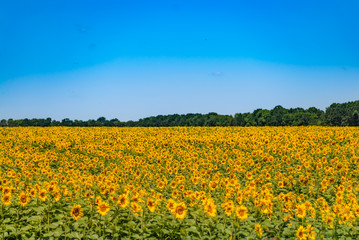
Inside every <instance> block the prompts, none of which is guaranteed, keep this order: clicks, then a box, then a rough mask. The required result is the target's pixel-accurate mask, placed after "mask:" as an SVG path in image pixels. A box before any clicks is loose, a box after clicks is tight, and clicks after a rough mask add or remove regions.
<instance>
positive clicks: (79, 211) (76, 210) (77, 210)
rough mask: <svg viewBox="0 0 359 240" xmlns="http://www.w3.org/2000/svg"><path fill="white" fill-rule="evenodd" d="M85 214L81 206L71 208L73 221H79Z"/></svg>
mask: <svg viewBox="0 0 359 240" xmlns="http://www.w3.org/2000/svg"><path fill="white" fill-rule="evenodd" d="M83 215H84V214H83V212H82V208H81V205H80V204H78V205H73V206H72V208H71V216H72V217H73V219H74V220H75V221H76V220H77V219H79V218H80V217H82V216H83Z"/></svg>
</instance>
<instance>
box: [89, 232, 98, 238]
mask: <svg viewBox="0 0 359 240" xmlns="http://www.w3.org/2000/svg"><path fill="white" fill-rule="evenodd" d="M86 237H87V238H89V239H98V238H99V236H98V235H97V234H96V233H94V234H91V235H87V236H86Z"/></svg>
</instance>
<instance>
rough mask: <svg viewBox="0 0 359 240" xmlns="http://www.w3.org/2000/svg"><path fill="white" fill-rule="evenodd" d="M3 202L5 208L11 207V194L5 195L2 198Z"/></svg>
mask: <svg viewBox="0 0 359 240" xmlns="http://www.w3.org/2000/svg"><path fill="white" fill-rule="evenodd" d="M1 202H2V204H4V205H5V206H10V205H11V195H10V194H7V195H3V196H2V198H1Z"/></svg>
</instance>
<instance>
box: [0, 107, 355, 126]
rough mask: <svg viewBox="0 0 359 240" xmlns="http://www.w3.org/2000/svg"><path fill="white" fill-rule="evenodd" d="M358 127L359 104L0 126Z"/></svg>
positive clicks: (38, 121)
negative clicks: (228, 113)
mask: <svg viewBox="0 0 359 240" xmlns="http://www.w3.org/2000/svg"><path fill="white" fill-rule="evenodd" d="M313 125H315V126H359V101H355V102H347V103H341V104H339V103H333V104H331V105H330V106H329V107H328V108H327V109H326V111H325V112H324V111H322V110H320V109H318V108H315V107H310V108H308V109H303V108H290V109H286V108H284V107H282V106H280V105H278V106H276V107H274V108H273V109H272V110H267V109H260V108H259V109H256V110H254V111H253V112H252V113H236V114H235V115H234V116H232V115H220V114H217V113H214V112H211V113H208V114H200V113H188V114H181V115H180V114H171V115H158V116H152V117H146V118H142V119H140V120H138V121H127V122H121V121H119V120H118V119H117V118H114V119H111V120H107V119H106V118H105V117H99V118H98V119H97V120H93V119H90V120H87V121H82V120H74V121H73V120H71V119H69V118H65V119H63V120H61V121H56V120H51V118H46V119H37V118H33V119H27V118H25V119H20V120H13V119H8V120H6V119H2V120H1V121H0V127H16V126H24V127H26V126H39V127H47V126H76V127H101V126H107V127H175V126H194V127H195V126H200V127H204V126H208V127H212V126H242V127H245V126H313Z"/></svg>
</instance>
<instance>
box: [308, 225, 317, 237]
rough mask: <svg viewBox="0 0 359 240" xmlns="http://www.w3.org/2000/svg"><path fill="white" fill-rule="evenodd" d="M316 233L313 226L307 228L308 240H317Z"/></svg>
mask: <svg viewBox="0 0 359 240" xmlns="http://www.w3.org/2000/svg"><path fill="white" fill-rule="evenodd" d="M315 235H316V232H315V231H314V227H313V226H312V225H310V224H309V225H308V226H307V237H308V239H315Z"/></svg>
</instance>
